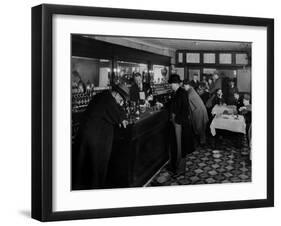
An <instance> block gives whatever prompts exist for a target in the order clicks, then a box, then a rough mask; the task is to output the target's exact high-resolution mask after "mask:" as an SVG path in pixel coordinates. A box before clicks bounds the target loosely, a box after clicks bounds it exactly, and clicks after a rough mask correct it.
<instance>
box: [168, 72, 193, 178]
mask: <svg viewBox="0 0 281 226" xmlns="http://www.w3.org/2000/svg"><path fill="white" fill-rule="evenodd" d="M169 83H170V84H171V88H172V90H173V91H174V92H175V95H174V96H173V98H172V100H171V121H172V124H173V125H174V129H175V134H176V149H175V148H173V147H172V148H171V149H172V150H171V163H172V167H173V166H174V168H175V169H174V170H175V173H176V174H181V173H183V172H184V171H185V156H186V154H187V153H191V152H193V151H194V145H193V136H192V128H191V123H190V119H189V118H190V117H189V112H190V110H189V103H188V94H187V92H186V91H185V90H184V89H183V88H182V87H181V80H180V77H179V75H177V74H172V75H171V76H170V79H169Z"/></svg>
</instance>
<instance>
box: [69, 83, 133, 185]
mask: <svg viewBox="0 0 281 226" xmlns="http://www.w3.org/2000/svg"><path fill="white" fill-rule="evenodd" d="M127 96H128V93H126V90H125V88H124V87H121V86H114V87H113V89H112V91H104V92H102V93H100V94H97V95H96V96H94V98H93V99H92V100H91V101H90V103H89V105H88V107H87V109H86V111H85V112H84V115H83V120H82V122H81V125H80V128H79V131H78V134H77V138H76V140H75V143H74V146H73V150H72V189H74V190H82V189H93V188H104V187H105V186H106V185H105V182H106V176H107V170H108V169H107V168H108V163H109V159H110V156H111V150H112V142H113V135H114V134H113V131H114V127H115V126H118V125H120V124H122V125H123V126H124V127H126V125H127V121H126V120H124V119H125V113H124V112H123V110H122V108H121V105H122V104H123V101H124V98H126V97H127Z"/></svg>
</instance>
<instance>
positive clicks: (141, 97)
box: [130, 73, 151, 103]
mask: <svg viewBox="0 0 281 226" xmlns="http://www.w3.org/2000/svg"><path fill="white" fill-rule="evenodd" d="M150 94H151V89H150V87H149V85H148V84H147V83H143V82H142V78H141V74H140V73H136V74H135V77H134V83H133V85H132V86H131V88H130V100H131V101H134V102H141V103H144V102H145V100H146V98H147V97H148V96H149V95H150Z"/></svg>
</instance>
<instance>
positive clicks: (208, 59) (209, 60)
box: [203, 53, 216, 64]
mask: <svg viewBox="0 0 281 226" xmlns="http://www.w3.org/2000/svg"><path fill="white" fill-rule="evenodd" d="M203 62H204V64H215V63H216V54H215V53H204V54H203Z"/></svg>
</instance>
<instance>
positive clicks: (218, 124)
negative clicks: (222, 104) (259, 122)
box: [210, 115, 246, 136]
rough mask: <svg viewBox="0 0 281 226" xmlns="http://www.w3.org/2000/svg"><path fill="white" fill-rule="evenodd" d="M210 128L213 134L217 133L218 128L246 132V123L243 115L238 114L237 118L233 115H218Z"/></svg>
mask: <svg viewBox="0 0 281 226" xmlns="http://www.w3.org/2000/svg"><path fill="white" fill-rule="evenodd" d="M210 129H211V133H212V135H213V136H215V135H216V129H223V130H228V131H232V132H237V133H244V134H246V123H245V119H244V116H242V115H238V118H237V119H235V116H233V115H218V116H216V117H215V118H214V119H213V121H212V123H211V125H210Z"/></svg>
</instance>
